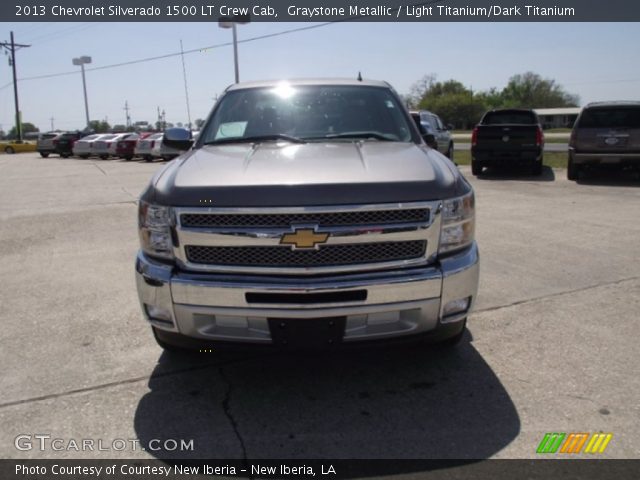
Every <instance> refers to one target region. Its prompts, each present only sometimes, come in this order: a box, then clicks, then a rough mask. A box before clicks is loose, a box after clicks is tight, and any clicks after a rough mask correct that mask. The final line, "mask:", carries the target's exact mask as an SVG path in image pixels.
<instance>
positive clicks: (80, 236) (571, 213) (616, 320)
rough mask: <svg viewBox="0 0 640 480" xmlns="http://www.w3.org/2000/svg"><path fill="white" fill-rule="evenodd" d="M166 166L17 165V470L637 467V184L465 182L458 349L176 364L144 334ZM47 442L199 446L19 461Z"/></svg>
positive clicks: (13, 394)
mask: <svg viewBox="0 0 640 480" xmlns="http://www.w3.org/2000/svg"><path fill="white" fill-rule="evenodd" d="M158 168H160V164H157V163H153V164H149V163H143V162H124V161H120V160H111V161H101V160H93V159H88V160H81V159H60V158H57V157H50V158H47V159H43V158H39V157H38V156H37V154H31V153H27V154H20V155H0V222H1V225H2V227H1V228H0V276H1V278H2V289H1V290H0V304H1V305H2V307H3V308H2V309H1V310H0V319H1V322H2V326H3V328H2V331H1V333H0V363H1V364H2V365H3V374H2V376H1V377H0V392H2V393H1V394H0V453H1V454H2V457H3V458H116V457H141V458H145V457H150V456H151V457H153V456H159V457H167V456H176V457H185V456H192V457H197V458H243V457H247V458H300V459H304V458H333V457H335V458H402V457H407V458H447V457H449V458H487V457H497V458H534V457H535V456H536V454H535V450H536V447H537V446H538V444H539V443H540V441H541V440H542V438H543V436H544V434H545V433H546V432H610V433H612V434H613V439H612V440H611V443H610V445H609V447H608V448H607V450H606V452H605V453H604V454H603V456H605V457H609V458H638V452H640V432H638V430H637V419H638V418H639V416H640V403H639V401H638V399H639V398H640V378H638V375H637V373H636V372H638V371H639V370H640V356H639V355H638V354H637V339H638V337H639V334H640V324H639V323H638V313H637V312H638V311H639V310H640V249H639V248H638V246H639V245H640V240H639V239H640V223H639V222H638V212H640V181H638V179H637V178H636V177H635V176H633V175H630V174H624V173H620V174H606V175H605V178H604V179H599V178H598V177H595V176H594V177H591V178H588V179H586V180H582V181H580V182H579V183H576V182H569V181H567V180H566V174H565V172H564V171H563V170H557V171H553V170H551V169H548V168H547V169H546V170H545V172H544V174H543V176H542V177H526V176H519V175H516V174H502V175H496V174H491V175H488V176H484V177H481V178H479V179H478V178H475V177H472V176H471V175H470V171H469V167H461V168H462V171H463V172H464V173H465V175H466V176H467V178H469V179H470V181H471V182H472V183H473V185H474V188H475V189H476V198H477V211H478V217H477V239H478V243H479V246H480V251H481V259H482V260H481V262H482V265H481V280H480V292H479V297H478V301H477V303H476V311H475V313H473V314H472V315H471V317H470V319H469V334H468V335H467V337H466V338H465V340H464V341H463V344H462V345H460V346H459V347H458V348H457V349H456V350H454V351H449V352H448V351H445V350H442V349H439V348H425V347H423V346H412V347H403V348H397V347H396V348H388V349H380V348H375V349H361V348H358V349H354V350H350V351H344V352H336V353H332V354H313V353H305V354H299V355H293V354H284V353H258V352H248V353H224V354H221V353H206V354H205V353H202V354H194V355H193V356H190V357H186V358H175V357H172V356H169V355H167V354H163V353H162V351H161V350H160V348H159V347H157V346H156V344H155V342H154V340H153V338H152V336H151V332H150V329H149V327H148V326H147V325H145V324H144V322H143V320H142V315H141V313H140V309H139V305H138V299H137V294H136V290H135V284H134V277H133V259H134V255H135V252H136V250H137V244H138V240H137V232H136V197H137V195H138V193H139V192H140V191H141V190H142V189H143V187H144V186H145V184H146V182H147V181H148V180H149V178H150V176H151V175H152V173H153V172H154V171H155V170H157V169H158ZM35 434H48V435H51V437H52V438H61V439H63V440H64V442H62V445H63V446H64V445H68V442H69V440H70V439H74V440H76V441H80V440H82V439H93V440H96V441H98V440H102V441H103V442H104V445H106V446H112V445H113V440H114V439H127V440H129V439H139V440H140V442H141V444H143V445H149V442H151V441H153V440H160V441H161V442H163V441H165V440H167V439H173V440H177V441H178V442H179V441H180V440H186V441H187V442H188V441H190V440H193V445H194V450H193V451H186V452H179V451H166V450H163V451H159V452H149V451H141V450H139V449H135V450H133V449H132V448H127V449H125V450H123V451H120V450H118V449H110V450H108V451H95V450H93V451H92V450H88V451H84V452H77V451H76V450H74V449H67V448H63V449H62V451H53V450H52V449H51V448H47V449H45V451H40V449H39V445H37V442H33V443H34V447H33V448H32V449H31V450H18V449H17V448H16V447H15V446H14V440H15V438H16V437H17V436H18V435H31V436H32V435H35ZM155 444H156V445H158V442H155ZM58 445H61V444H60V443H59V444H58ZM171 445H172V444H169V447H171Z"/></svg>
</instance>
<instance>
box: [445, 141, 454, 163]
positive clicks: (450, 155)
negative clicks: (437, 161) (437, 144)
mask: <svg viewBox="0 0 640 480" xmlns="http://www.w3.org/2000/svg"><path fill="white" fill-rule="evenodd" d="M446 155H447V158H448V159H449V160H451V161H452V162H453V142H451V143H450V144H449V148H448V149H447V153H446Z"/></svg>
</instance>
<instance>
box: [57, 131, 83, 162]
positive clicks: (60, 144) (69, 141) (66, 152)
mask: <svg viewBox="0 0 640 480" xmlns="http://www.w3.org/2000/svg"><path fill="white" fill-rule="evenodd" d="M82 135H83V134H82V132H66V133H63V134H61V135H60V136H59V137H58V138H57V139H56V140H57V141H56V153H57V154H58V155H60V156H61V157H62V158H69V157H70V156H71V155H73V151H72V149H73V144H74V143H76V141H77V140H80V139H81V138H82Z"/></svg>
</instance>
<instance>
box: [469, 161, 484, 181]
mask: <svg viewBox="0 0 640 480" xmlns="http://www.w3.org/2000/svg"><path fill="white" fill-rule="evenodd" d="M471 173H472V174H474V175H475V176H476V177H477V176H478V175H482V165H480V164H479V163H478V162H474V161H473V160H472V161H471Z"/></svg>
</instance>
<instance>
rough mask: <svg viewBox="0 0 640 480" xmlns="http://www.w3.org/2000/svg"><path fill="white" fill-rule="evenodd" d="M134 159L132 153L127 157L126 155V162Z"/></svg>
mask: <svg viewBox="0 0 640 480" xmlns="http://www.w3.org/2000/svg"><path fill="white" fill-rule="evenodd" d="M132 159H133V157H132V156H131V155H127V156H126V157H124V160H125V162H129V161H131V160H132Z"/></svg>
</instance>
